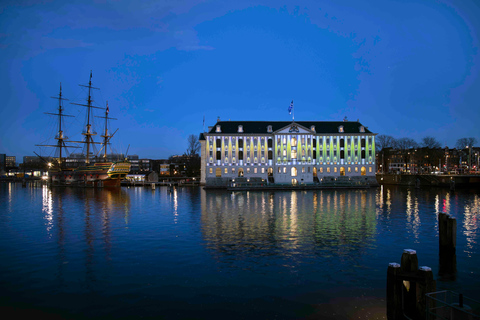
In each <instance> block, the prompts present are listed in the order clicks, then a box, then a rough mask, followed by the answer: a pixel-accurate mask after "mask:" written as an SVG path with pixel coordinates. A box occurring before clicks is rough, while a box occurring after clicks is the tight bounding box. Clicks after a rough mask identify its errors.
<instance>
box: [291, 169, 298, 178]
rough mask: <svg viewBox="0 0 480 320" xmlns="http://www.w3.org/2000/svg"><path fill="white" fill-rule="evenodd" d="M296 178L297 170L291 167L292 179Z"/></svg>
mask: <svg viewBox="0 0 480 320" xmlns="http://www.w3.org/2000/svg"><path fill="white" fill-rule="evenodd" d="M296 176H297V168H295V167H292V177H296Z"/></svg>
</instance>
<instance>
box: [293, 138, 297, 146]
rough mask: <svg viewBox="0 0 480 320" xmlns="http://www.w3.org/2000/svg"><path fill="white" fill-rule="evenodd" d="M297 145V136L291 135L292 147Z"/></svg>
mask: <svg viewBox="0 0 480 320" xmlns="http://www.w3.org/2000/svg"><path fill="white" fill-rule="evenodd" d="M296 146H297V138H295V137H293V138H292V147H296Z"/></svg>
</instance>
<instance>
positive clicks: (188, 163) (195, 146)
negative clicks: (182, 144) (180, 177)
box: [183, 134, 201, 177]
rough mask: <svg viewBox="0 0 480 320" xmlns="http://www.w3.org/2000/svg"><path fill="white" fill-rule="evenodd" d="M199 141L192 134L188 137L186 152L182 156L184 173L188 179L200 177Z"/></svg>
mask: <svg viewBox="0 0 480 320" xmlns="http://www.w3.org/2000/svg"><path fill="white" fill-rule="evenodd" d="M200 147H201V145H200V141H198V137H197V136H196V135H194V134H191V135H189V136H188V139H187V151H186V152H185V154H184V155H183V161H184V162H185V172H186V174H187V176H189V177H195V176H199V175H200V154H199V153H200Z"/></svg>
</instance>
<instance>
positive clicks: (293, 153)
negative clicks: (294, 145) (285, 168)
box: [292, 150, 297, 159]
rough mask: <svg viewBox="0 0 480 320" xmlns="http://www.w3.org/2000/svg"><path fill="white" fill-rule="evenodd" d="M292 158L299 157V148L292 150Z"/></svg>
mask: <svg viewBox="0 0 480 320" xmlns="http://www.w3.org/2000/svg"><path fill="white" fill-rule="evenodd" d="M292 159H297V150H292Z"/></svg>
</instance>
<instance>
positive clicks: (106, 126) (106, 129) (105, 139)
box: [97, 101, 118, 162]
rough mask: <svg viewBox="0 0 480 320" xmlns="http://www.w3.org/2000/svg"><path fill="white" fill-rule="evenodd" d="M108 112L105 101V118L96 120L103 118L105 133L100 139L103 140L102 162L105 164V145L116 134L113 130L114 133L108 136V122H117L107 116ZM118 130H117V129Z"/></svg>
mask: <svg viewBox="0 0 480 320" xmlns="http://www.w3.org/2000/svg"><path fill="white" fill-rule="evenodd" d="M108 112H109V108H108V101H107V108H106V109H105V117H97V118H103V119H105V133H104V134H103V135H101V136H100V137H102V138H103V148H104V150H103V161H104V162H106V161H107V145H108V141H109V140H110V138H111V137H113V135H114V134H115V132H117V131H116V130H115V132H114V133H113V134H108V120H117V119H116V118H110V117H109V116H108ZM117 130H118V129H117Z"/></svg>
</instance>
